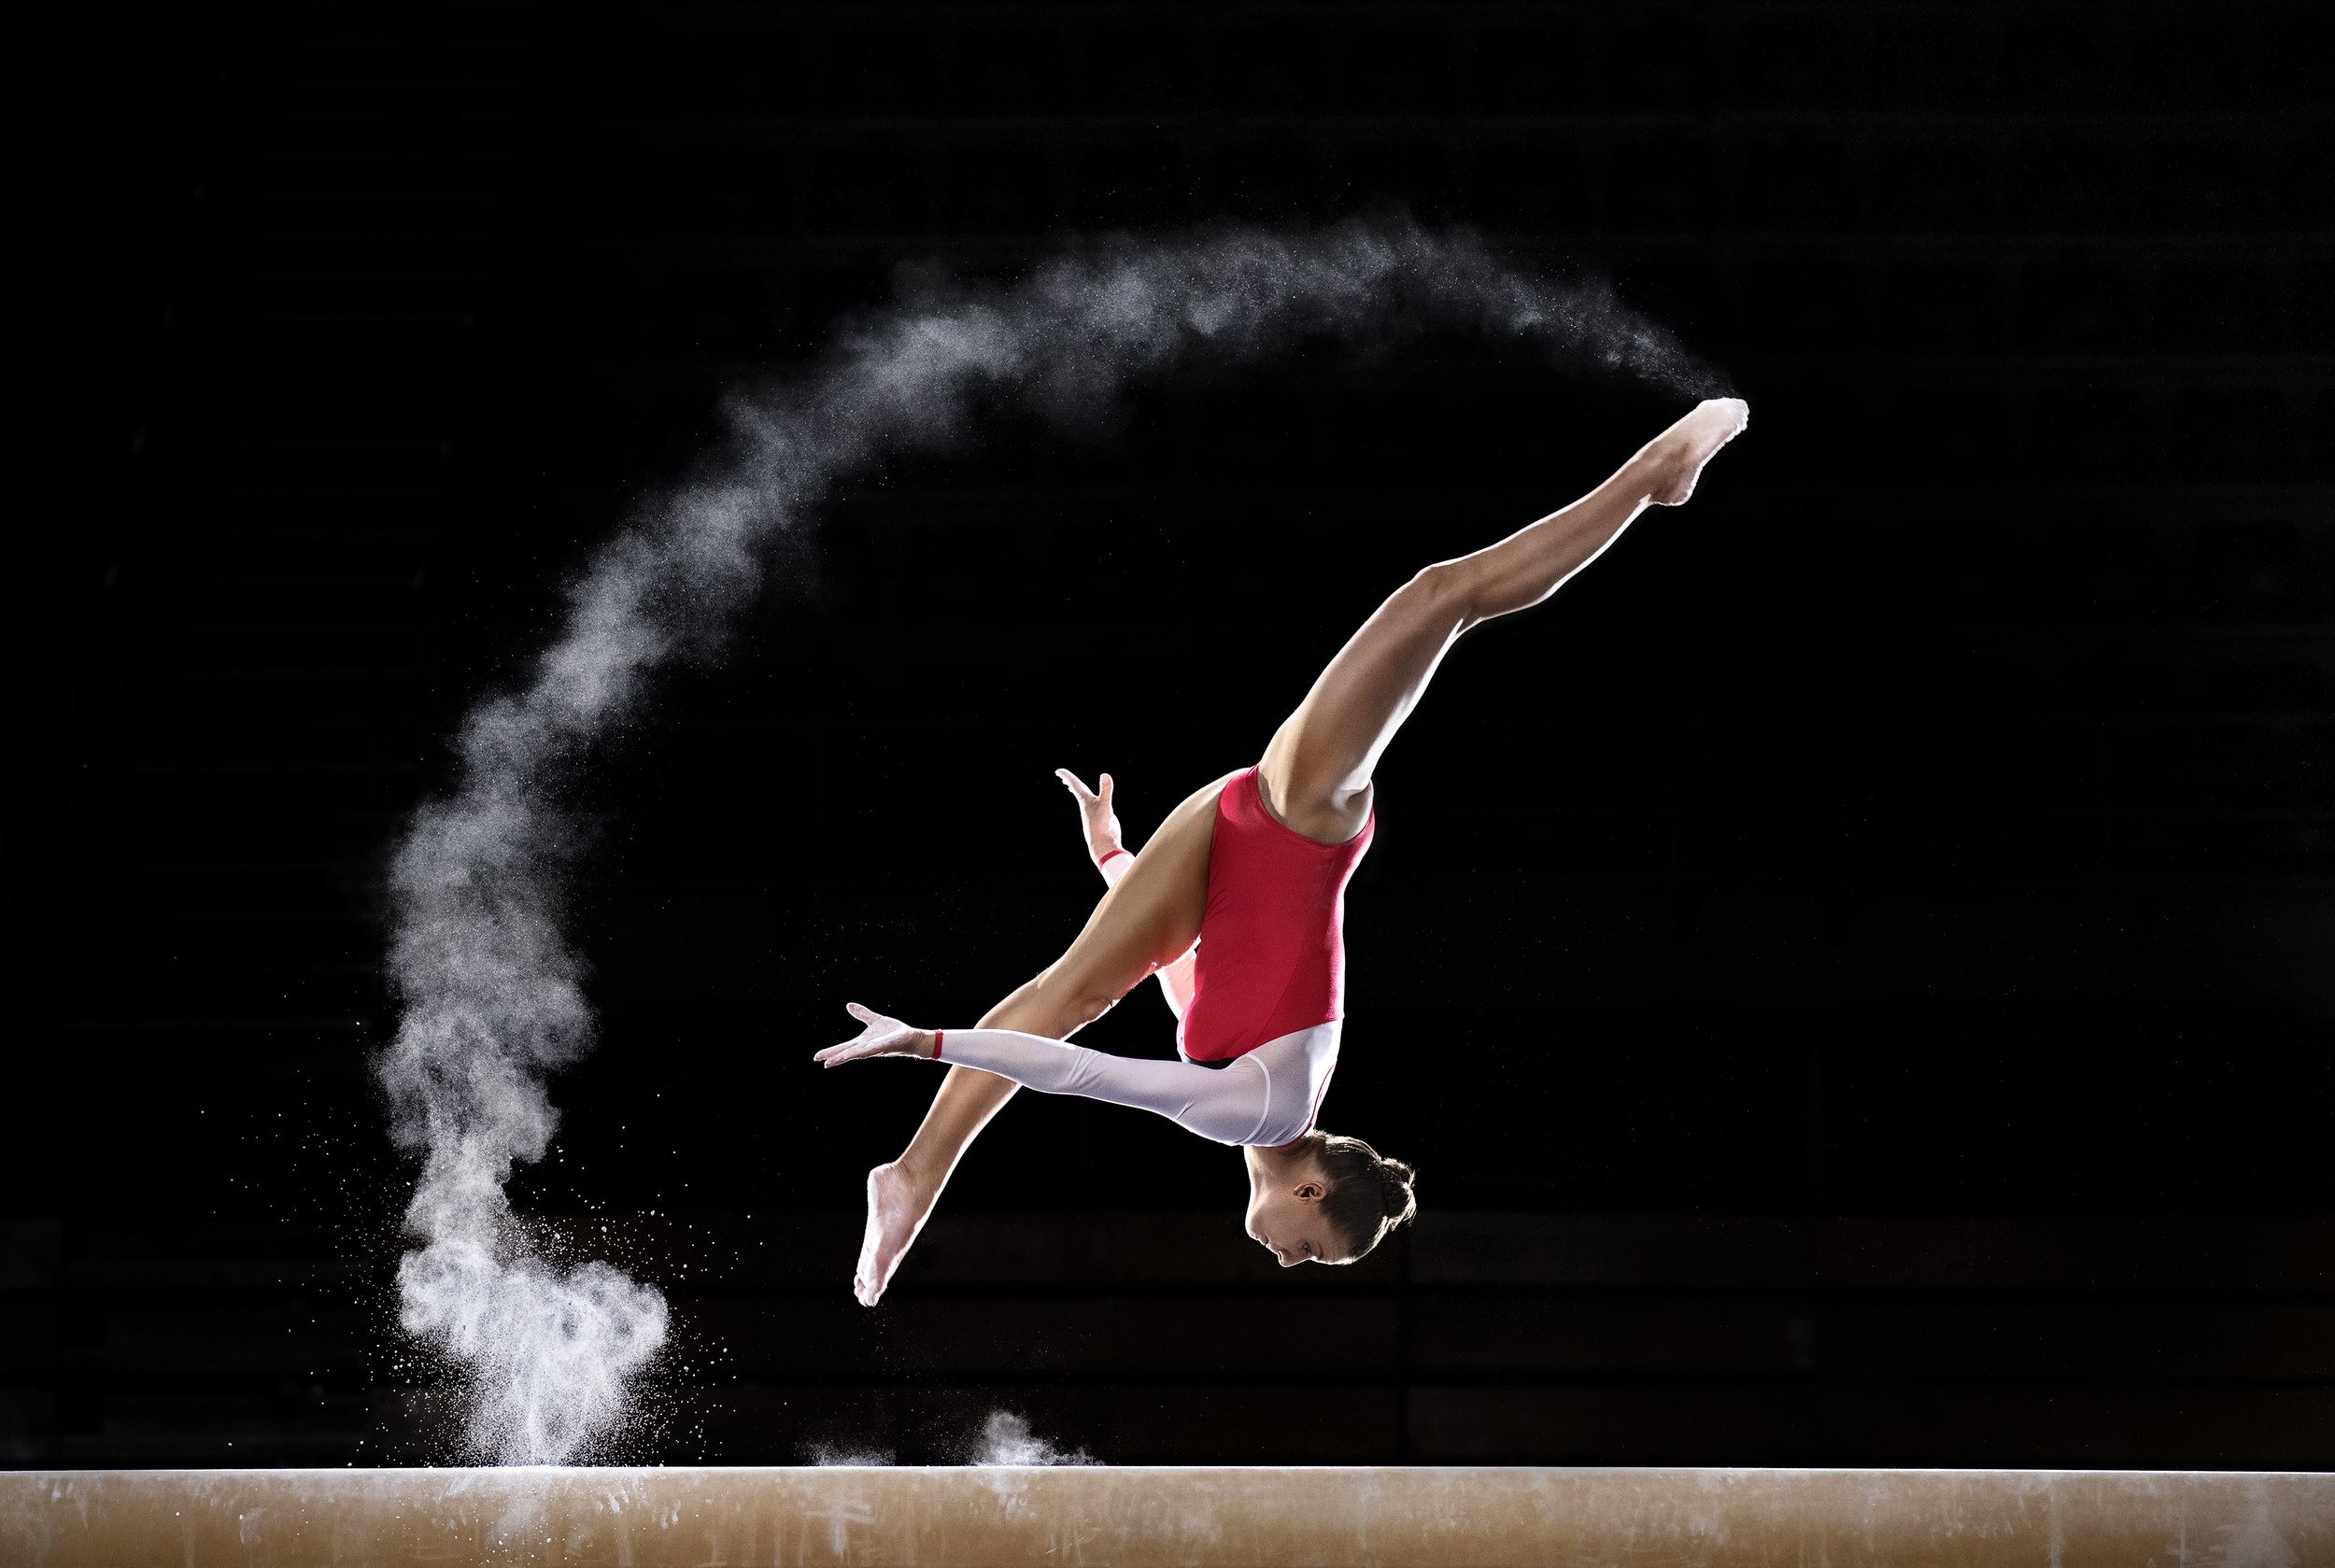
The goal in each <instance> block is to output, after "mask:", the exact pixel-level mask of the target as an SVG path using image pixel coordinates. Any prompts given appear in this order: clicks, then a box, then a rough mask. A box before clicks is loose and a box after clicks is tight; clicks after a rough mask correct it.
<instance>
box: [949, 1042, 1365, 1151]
mask: <svg viewBox="0 0 2335 1568" xmlns="http://www.w3.org/2000/svg"><path fill="white" fill-rule="evenodd" d="M1337 1036H1338V1025H1337V1024H1316V1025H1315V1026H1314V1027H1312V1028H1310V1029H1300V1030H1299V1031H1298V1032H1297V1033H1295V1034H1294V1035H1283V1036H1282V1037H1281V1038H1280V1039H1277V1040H1271V1041H1268V1042H1267V1043H1266V1044H1264V1045H1261V1046H1259V1047H1257V1048H1256V1049H1255V1050H1254V1051H1252V1052H1249V1053H1248V1054H1247V1055H1246V1056H1243V1057H1240V1058H1239V1059H1238V1060H1237V1061H1235V1062H1234V1063H1233V1064H1232V1066H1230V1067H1194V1066H1193V1065H1192V1064H1191V1063H1189V1062H1162V1061H1154V1060H1146V1059H1144V1058H1141V1057H1135V1056H1111V1055H1107V1054H1105V1053H1104V1052H1099V1051H1089V1050H1087V1049H1086V1047H1084V1046H1083V1045H1066V1044H1064V1043H1063V1042H1062V1041H1060V1040H1050V1039H1046V1038H1042V1037H1040V1036H1038V1035H1025V1034H1020V1033H1018V1032H1016V1031H1014V1030H1012V1029H946V1030H943V1031H941V1049H940V1052H939V1055H938V1056H937V1057H936V1058H935V1059H936V1060H938V1061H941V1062H944V1063H955V1064H957V1065H959V1066H963V1067H979V1068H980V1069H981V1070H982V1071H984V1072H993V1073H996V1074H997V1075H998V1077H999V1078H1010V1079H1012V1081H1014V1082H1016V1083H1019V1084H1021V1085H1022V1086H1023V1087H1025V1088H1028V1089H1035V1090H1037V1091H1038V1092H1039V1093H1040V1094H1043V1095H1083V1096H1084V1097H1085V1098H1087V1099H1090V1100H1108V1101H1110V1102H1111V1104H1112V1105H1127V1106H1133V1107H1135V1108H1136V1109H1139V1110H1151V1111H1156V1112H1158V1113H1159V1114H1160V1115H1162V1116H1165V1117H1167V1118H1168V1120H1169V1121H1171V1122H1173V1123H1176V1125H1178V1126H1180V1127H1182V1128H1184V1129H1186V1130H1187V1131H1190V1132H1195V1133H1197V1134H1199V1135H1200V1136H1201V1137H1204V1138H1209V1139H1211V1140H1213V1141H1215V1142H1217V1143H1230V1144H1235V1145H1240V1144H1253V1145H1258V1146H1261V1147H1265V1148H1278V1147H1280V1146H1281V1144H1284V1143H1288V1142H1291V1141H1292V1140H1294V1139H1295V1138H1299V1137H1304V1136H1305V1134H1306V1133H1307V1132H1308V1131H1309V1130H1310V1129H1311V1128H1312V1126H1313V1113H1314V1110H1315V1109H1316V1108H1317V1107H1319V1106H1320V1104H1321V1102H1322V1094H1323V1090H1325V1089H1327V1088H1328V1087H1329V1081H1330V1074H1331V1072H1332V1071H1333V1070H1335V1069H1336V1067H1337Z"/></svg>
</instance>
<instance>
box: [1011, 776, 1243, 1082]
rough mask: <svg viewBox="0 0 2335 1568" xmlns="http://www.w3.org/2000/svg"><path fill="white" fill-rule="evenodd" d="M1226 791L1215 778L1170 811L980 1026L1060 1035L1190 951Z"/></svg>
mask: <svg viewBox="0 0 2335 1568" xmlns="http://www.w3.org/2000/svg"><path fill="white" fill-rule="evenodd" d="M1223 789H1224V780H1222V779H1219V780H1217V781H1216V783H1214V784H1210V785H1209V786H1208V787H1207V788H1205V789H1202V790H1199V791H1197V792H1196V793H1195V794H1194V795H1192V796H1191V797H1190V798H1188V799H1186V800H1185V801H1184V802H1183V803H1182V805H1180V806H1178V807H1177V808H1176V809H1175V810H1174V811H1173V812H1169V813H1168V820H1167V821H1166V822H1164V823H1162V824H1160V827H1159V831H1158V832H1156V833H1154V834H1153V835H1152V837H1151V841H1150V842H1148V843H1146V844H1145V845H1144V846H1143V851H1142V853H1141V854H1140V855H1137V856H1136V857H1135V865H1134V867H1133V868H1132V869H1129V870H1128V872H1127V874H1126V875H1125V876H1124V877H1121V878H1120V879H1119V882H1118V884H1117V885H1116V886H1114V887H1113V888H1111V891H1110V892H1109V893H1107V894H1105V895H1104V896H1103V900H1102V902H1101V903H1099V904H1097V905H1096V906H1095V912H1094V913H1093V914H1092V915H1090V916H1088V917H1087V921H1086V926H1085V928H1084V929H1083V930H1082V931H1080V932H1079V934H1078V937H1077V939H1075V940H1074V941H1072V942H1071V943H1070V946H1069V950H1068V952H1066V953H1064V954H1063V955H1062V956H1061V957H1059V958H1057V959H1055V960H1054V963H1052V964H1051V965H1049V966H1047V968H1045V970H1044V971H1043V972H1042V973H1040V975H1039V976H1038V978H1037V979H1036V980H1034V981H1032V982H1030V983H1029V984H1027V985H1026V986H1024V987H1022V988H1021V990H1019V991H1017V992H1015V993H1014V994H1013V995H1012V996H1010V997H1008V998H1007V999H1006V1001H1005V1002H1003V1003H1001V1004H1000V1005H999V1006H998V1009H997V1010H994V1011H993V1013H992V1014H991V1018H990V1020H987V1021H985V1022H990V1023H992V1024H994V1026H998V1027H1004V1028H1017V1029H1026V1030H1028V1031H1029V1032H1030V1033H1033V1034H1043V1035H1050V1036H1052V1037H1054V1038H1057V1039H1059V1038H1064V1037H1066V1036H1068V1034H1069V1033H1070V1032H1071V1031H1072V1030H1074V1029H1077V1028H1079V1027H1081V1026H1082V1025H1083V1024H1090V1023H1092V1022H1094V1020H1095V1019H1097V1018H1098V1017H1100V1016H1101V1015H1102V1014H1103V1013H1104V1012H1105V1011H1106V1010H1109V1009H1110V1007H1111V1004H1112V1003H1114V1002H1116V1001H1117V1000H1118V999H1119V998H1120V997H1122V996H1125V995H1126V994H1127V993H1128V992H1129V991H1132V990H1133V989H1135V987H1136V986H1138V985H1139V984H1141V983H1142V982H1143V981H1144V980H1145V979H1146V978H1147V977H1149V976H1150V975H1151V974H1152V972H1153V970H1156V969H1159V968H1165V967H1166V966H1168V965H1169V964H1172V963H1174V962H1175V961H1176V960H1177V959H1179V958H1181V957H1182V956H1183V955H1184V954H1186V953H1187V952H1189V951H1191V947H1192V943H1193V942H1194V940H1195V939H1197V938H1198V936H1199V934H1200V917H1201V916H1202V915H1203V914H1204V913H1205V912H1206V911H1207V909H1208V852H1209V846H1210V843H1211V842H1212V841H1213V839H1214V836H1215V826H1216V797H1217V796H1218V795H1219V794H1220V793H1221V792H1222V791H1223ZM1009 1017H1011V1018H1013V1019H1015V1020H1018V1021H1017V1022H1011V1023H1009V1022H1007V1019H1008V1018H1009Z"/></svg>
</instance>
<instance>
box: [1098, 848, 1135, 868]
mask: <svg viewBox="0 0 2335 1568" xmlns="http://www.w3.org/2000/svg"><path fill="white" fill-rule="evenodd" d="M1134 853H1135V852H1134V851H1133V850H1125V849H1114V850H1112V851H1111V853H1110V854H1109V855H1104V856H1103V857H1102V858H1101V859H1100V860H1097V861H1096V862H1095V866H1096V869H1098V870H1099V869H1101V868H1103V867H1105V866H1108V865H1110V864H1111V861H1113V860H1115V859H1117V858H1118V857H1119V856H1120V855H1132V854H1134Z"/></svg>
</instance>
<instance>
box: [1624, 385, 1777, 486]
mask: <svg viewBox="0 0 2335 1568" xmlns="http://www.w3.org/2000/svg"><path fill="white" fill-rule="evenodd" d="M1750 423H1751V405H1750V404H1749V403H1746V402H1744V401H1743V400H1742V399H1741V398H1711V399H1709V400H1707V401H1706V402H1704V403H1696V404H1695V405H1694V407H1693V409H1692V410H1691V411H1690V412H1689V413H1688V415H1687V417H1685V418H1683V419H1681V420H1679V421H1678V422H1677V424H1675V425H1673V426H1671V427H1670V428H1669V429H1668V430H1666V431H1663V432H1662V434H1660V435H1658V436H1656V437H1655V438H1654V439H1653V440H1651V441H1649V442H1648V443H1647V444H1646V454H1645V455H1646V456H1648V457H1649V458H1651V459H1654V461H1655V462H1657V463H1659V464H1660V465H1661V472H1662V473H1663V474H1664V475H1665V476H1666V477H1664V478H1663V480H1662V481H1661V482H1659V483H1658V484H1656V486H1655V487H1654V488H1653V490H1652V491H1651V492H1650V493H1649V495H1648V496H1647V499H1648V500H1649V501H1652V502H1653V503H1654V504H1655V505H1657V506H1683V505H1685V504H1686V501H1687V498H1688V497H1689V496H1691V495H1692V494H1693V493H1694V482H1695V480H1697V479H1699V478H1700V477H1702V473H1703V465H1704V464H1705V463H1706V462H1709V461H1710V460H1711V459H1713V458H1715V457H1717V456H1718V455H1719V448H1720V447H1721V446H1724V445H1727V443H1729V442H1731V441H1733V440H1734V438H1735V437H1737V436H1739V435H1741V434H1742V433H1743V431H1744V427H1746V426H1747V425H1748V424H1750Z"/></svg>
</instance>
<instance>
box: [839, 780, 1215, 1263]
mask: <svg viewBox="0 0 2335 1568" xmlns="http://www.w3.org/2000/svg"><path fill="white" fill-rule="evenodd" d="M1223 788H1224V781H1223V780H1221V779H1220V780H1218V781H1217V782H1216V783H1215V784H1210V785H1209V786H1208V787H1207V788H1206V789H1203V790H1201V791H1199V792H1198V793H1197V794H1196V795H1194V796H1192V797H1191V798H1189V799H1187V800H1185V801H1184V802H1183V804H1182V805H1180V806H1178V807H1177V808H1176V809H1175V810H1174V811H1173V812H1169V813H1168V820H1167V821H1166V822H1164V823H1162V824H1160V827H1159V831H1158V832H1156V833H1154V834H1153V835H1152V837H1151V841H1149V842H1148V843H1146V844H1145V845H1144V846H1143V851H1142V853H1141V854H1140V855H1137V856H1136V857H1135V865H1134V867H1133V869H1130V870H1129V871H1128V872H1127V874H1126V875H1125V876H1123V877H1121V878H1120V879H1119V882H1118V885H1116V886H1114V887H1113V888H1111V891H1110V892H1109V893H1107V894H1105V895H1104V896H1103V899H1102V902H1101V903H1099V904H1097V905H1096V906H1095V912H1094V913H1093V914H1092V915H1090V916H1089V917H1088V918H1087V922H1086V925H1085V928H1084V929H1083V930H1082V931H1080V932H1079V934H1078V937H1077V939H1075V940H1074V941H1072V942H1071V943H1070V946H1069V950H1068V952H1066V953H1064V954H1063V955H1062V956H1061V957H1060V958H1057V959H1055V960H1054V962H1053V963H1052V964H1050V965H1048V966H1047V967H1046V968H1044V969H1043V970H1041V971H1040V973H1039V974H1038V976H1037V977H1036V978H1035V979H1033V980H1031V981H1029V982H1026V984H1024V985H1023V986H1021V987H1020V988H1019V989H1018V990H1016V991H1015V992H1014V993H1013V994H1012V996H1008V997H1006V998H1005V1000H1003V1001H1001V1002H999V1003H998V1005H997V1006H996V1007H993V1008H991V1009H990V1010H988V1012H986V1013H985V1014H984V1015H983V1017H982V1019H981V1024H980V1027H982V1028H984V1029H1019V1030H1021V1031H1022V1032H1023V1033H1024V1034H1030V1035H1043V1036H1045V1037H1046V1038H1049V1039H1068V1038H1070V1037H1071V1036H1072V1035H1073V1034H1076V1033H1077V1032H1078V1031H1079V1030H1080V1029H1083V1028H1084V1027H1085V1026H1086V1025H1087V1024H1092V1023H1093V1022H1094V1021H1095V1020H1096V1019H1097V1018H1100V1017H1101V1016H1102V1015H1103V1014H1104V1013H1106V1012H1108V1011H1109V1010H1111V1007H1112V1006H1113V1005H1115V1004H1116V1003H1117V1002H1118V1000H1119V998H1120V997H1122V996H1125V995H1126V994H1127V993H1128V992H1129V991H1131V990H1133V989H1134V988H1135V987H1136V986H1137V985H1139V984H1140V983H1142V982H1143V980H1144V979H1145V978H1146V977H1147V976H1149V975H1150V974H1152V973H1153V971H1154V970H1156V969H1159V968H1163V967H1164V966H1166V965H1168V964H1172V963H1174V962H1175V961H1176V960H1177V959H1178V958H1181V957H1182V956H1183V954H1185V953H1187V952H1189V951H1190V950H1191V947H1192V943H1193V941H1194V939H1196V938H1197V937H1198V936H1199V934H1200V916H1201V914H1202V912H1203V911H1205V910H1206V909H1207V907H1208V851H1209V844H1210V841H1211V840H1212V839H1213V837H1214V830H1215V826H1216V796H1217V794H1218V792H1219V791H1220V790H1222V789H1223ZM1017 1087H1018V1085H1016V1084H1014V1083H1013V1082H1012V1081H1009V1080H1007V1079H1002V1078H999V1077H998V1076H997V1075H996V1074H995V1073H985V1072H982V1071H980V1070H978V1069H977V1068H973V1067H951V1068H950V1069H949V1073H948V1077H947V1078H945V1079H943V1080H942V1081H941V1092H940V1093H939V1094H937V1095H934V1096H933V1099H932V1109H930V1110H928V1111H927V1112H926V1113H925V1120H924V1124H923V1125H922V1126H920V1127H918V1128H917V1129H916V1136H915V1137H913V1138H912V1139H910V1140H909V1145H908V1147H907V1149H905V1150H904V1151H901V1153H900V1157H899V1159H897V1160H895V1161H893V1162H892V1163H891V1164H889V1165H878V1166H876V1168H875V1169H873V1170H871V1171H870V1172H869V1173H868V1228H867V1232H866V1234H865V1235H864V1236H863V1237H862V1238H861V1241H860V1244H859V1267H858V1270H857V1272H856V1274H855V1275H854V1276H853V1278H852V1293H853V1294H854V1295H856V1296H857V1297H858V1298H859V1302H860V1304H861V1305H862V1306H864V1307H873V1306H874V1305H875V1304H876V1302H877V1301H878V1300H879V1299H880V1298H881V1297H882V1296H883V1294H884V1289H885V1287H887V1286H888V1285H889V1284H890V1283H891V1281H892V1271H893V1270H894V1269H896V1268H898V1267H899V1261H900V1259H901V1258H902V1257H903V1256H905V1255H906V1253H907V1251H908V1249H909V1247H910V1245H911V1244H912V1243H913V1242H914V1241H915V1239H916V1233H917V1232H918V1231H920V1230H922V1229H923V1228H924V1223H925V1217H926V1216H927V1215H928V1214H930V1213H931V1212H932V1206H933V1205H934V1204H935V1203H936V1202H938V1201H939V1200H940V1196H941V1188H943V1187H945V1186H947V1185H948V1180H949V1175H950V1173H951V1172H952V1171H954V1170H955V1169H956V1162H957V1160H958V1159H959V1158H960V1157H962V1155H963V1154H964V1152H965V1150H966V1147H967V1146H968V1145H969V1144H970V1143H971V1142H972V1141H973V1139H974V1138H975V1137H978V1136H979V1135H980V1133H981V1130H982V1128H984V1127H985V1126H987V1125H988V1124H989V1119H990V1118H991V1117H992V1116H995V1115H996V1114H997V1113H998V1107H999V1106H1002V1105H1003V1104H1005V1102H1006V1101H1007V1100H1009V1099H1011V1098H1012V1096H1013V1092H1014V1090H1015V1089H1016V1088H1017Z"/></svg>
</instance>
